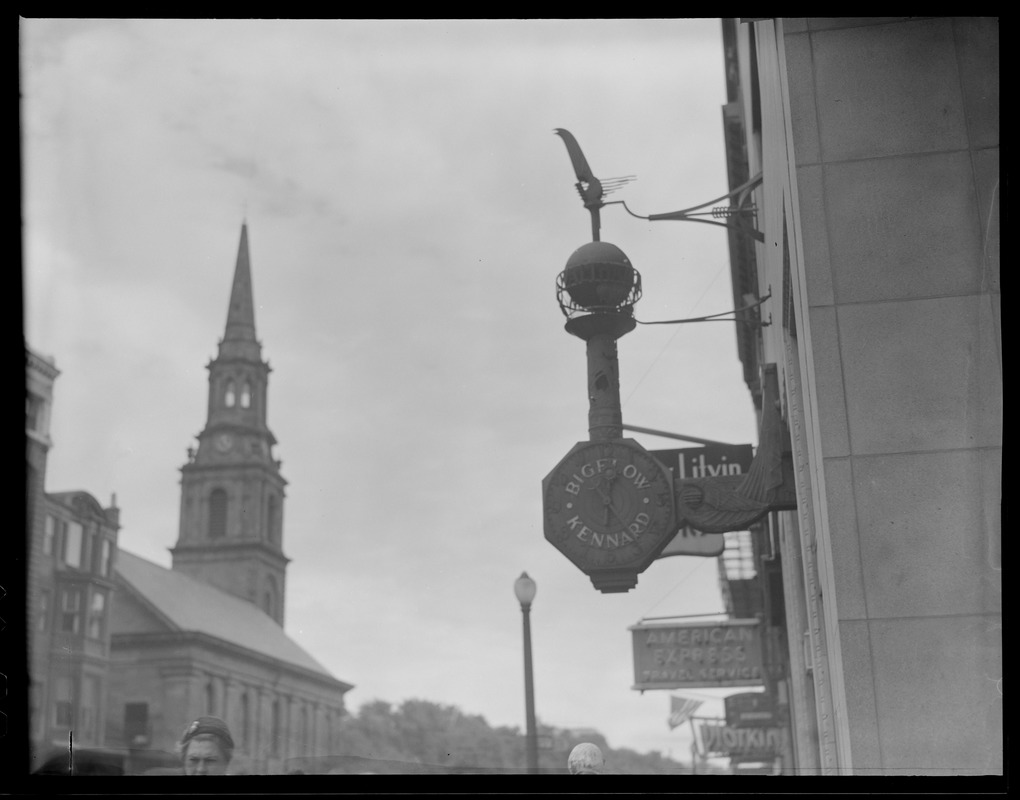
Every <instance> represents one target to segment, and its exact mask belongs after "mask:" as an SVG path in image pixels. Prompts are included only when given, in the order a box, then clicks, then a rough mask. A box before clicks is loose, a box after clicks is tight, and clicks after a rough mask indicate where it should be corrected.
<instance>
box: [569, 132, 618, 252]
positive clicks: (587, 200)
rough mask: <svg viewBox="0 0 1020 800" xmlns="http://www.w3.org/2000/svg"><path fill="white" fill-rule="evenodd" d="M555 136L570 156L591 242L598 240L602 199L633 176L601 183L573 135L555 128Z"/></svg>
mask: <svg viewBox="0 0 1020 800" xmlns="http://www.w3.org/2000/svg"><path fill="white" fill-rule="evenodd" d="M553 133H555V134H556V135H557V136H559V137H560V138H561V139H563V143H564V144H565V145H566V146H567V155H569V156H570V163H571V164H572V165H573V167H574V174H575V175H576V176H577V183H575V184H574V186H576V187H577V193H578V194H579V195H581V201H582V202H583V203H584V207H585V208H587V209H588V210H589V211H590V212H591V235H592V241H596V242H597V241H598V240H599V227H600V225H599V209H600V208H602V206H604V205H605V203H604V202H603V200H602V198H604V197H605V196H606V195H607V194H610V193H611V192H615V191H616V190H617V189H619V188H620V187H621V186H625V185H626V184H628V183H630V182H631V181H632V180H634V176H633V175H625V176H623V177H622V178H607V179H606V180H604V181H602V180H599V179H598V178H596V177H595V175H594V174H593V173H592V171H591V167H589V166H588V160H587V159H586V158H585V157H584V153H582V152H581V146H580V145H579V144H578V143H577V139H575V138H574V134H572V133H571V132H570V131H568V130H567V129H566V128H555V129H554V130H553Z"/></svg>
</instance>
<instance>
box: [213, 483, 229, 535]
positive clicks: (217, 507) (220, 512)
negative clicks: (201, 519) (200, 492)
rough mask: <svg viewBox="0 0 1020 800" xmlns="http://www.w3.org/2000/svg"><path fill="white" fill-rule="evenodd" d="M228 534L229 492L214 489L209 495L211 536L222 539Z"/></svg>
mask: <svg viewBox="0 0 1020 800" xmlns="http://www.w3.org/2000/svg"><path fill="white" fill-rule="evenodd" d="M226 535H227V493H226V492H225V491H224V490H223V489H213V490H212V493H211V494H210V495H209V538H210V539H221V538H223V537H224V536H226Z"/></svg>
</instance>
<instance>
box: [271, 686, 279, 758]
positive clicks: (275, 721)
mask: <svg viewBox="0 0 1020 800" xmlns="http://www.w3.org/2000/svg"><path fill="white" fill-rule="evenodd" d="M271 716H272V737H271V738H270V740H269V748H270V752H272V753H273V755H276V754H277V753H279V752H280V699H279V698H278V697H274V698H273V710H272V714H271Z"/></svg>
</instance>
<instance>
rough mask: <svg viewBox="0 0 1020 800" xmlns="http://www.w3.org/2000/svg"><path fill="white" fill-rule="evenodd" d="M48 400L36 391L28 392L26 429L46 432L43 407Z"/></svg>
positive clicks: (26, 397)
mask: <svg viewBox="0 0 1020 800" xmlns="http://www.w3.org/2000/svg"><path fill="white" fill-rule="evenodd" d="M45 406H46V401H45V400H44V399H43V398H42V397H41V396H39V395H37V394H36V393H35V392H28V393H27V394H26V396H25V430H29V431H36V432H37V433H44V432H45V431H43V409H44V408H45Z"/></svg>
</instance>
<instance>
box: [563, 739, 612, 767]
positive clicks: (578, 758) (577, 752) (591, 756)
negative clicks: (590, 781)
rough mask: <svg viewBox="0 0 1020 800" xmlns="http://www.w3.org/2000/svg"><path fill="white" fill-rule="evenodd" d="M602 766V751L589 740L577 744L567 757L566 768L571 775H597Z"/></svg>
mask: <svg viewBox="0 0 1020 800" xmlns="http://www.w3.org/2000/svg"><path fill="white" fill-rule="evenodd" d="M604 767H605V759H603V757H602V751H601V750H600V749H599V747H598V745H595V744H592V743H591V742H582V743H581V744H579V745H577V746H576V747H575V748H574V749H573V750H571V751H570V756H569V757H568V758H567V769H568V770H569V772H570V774H571V775H598V774H600V773H601V772H602V770H603V768H604Z"/></svg>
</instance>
